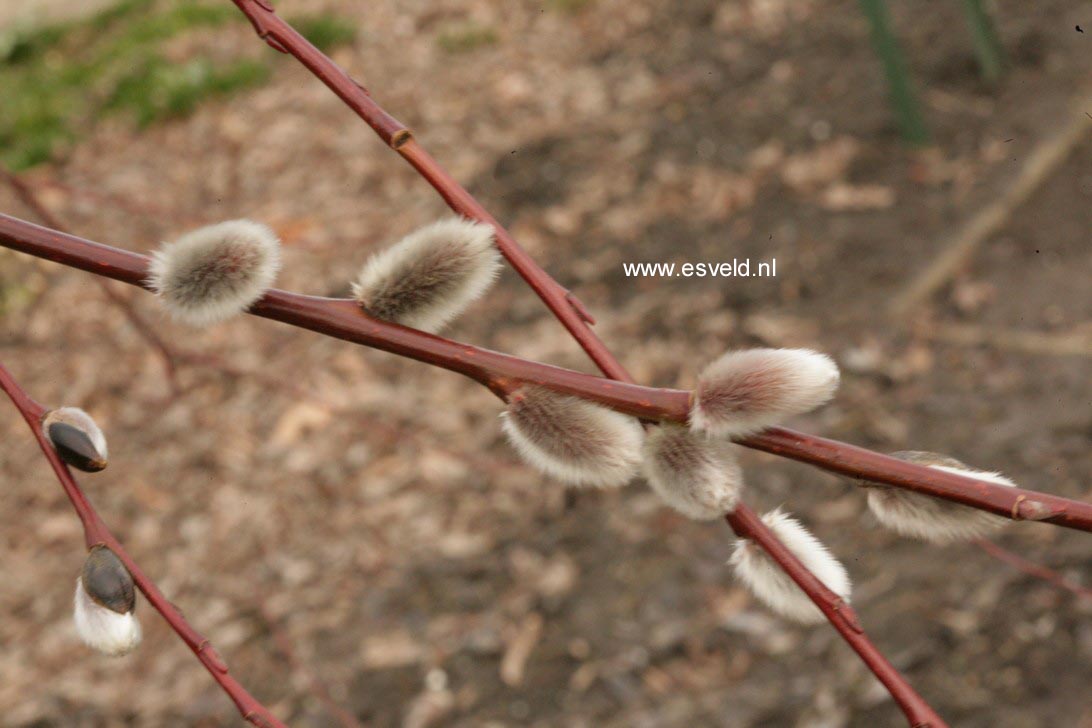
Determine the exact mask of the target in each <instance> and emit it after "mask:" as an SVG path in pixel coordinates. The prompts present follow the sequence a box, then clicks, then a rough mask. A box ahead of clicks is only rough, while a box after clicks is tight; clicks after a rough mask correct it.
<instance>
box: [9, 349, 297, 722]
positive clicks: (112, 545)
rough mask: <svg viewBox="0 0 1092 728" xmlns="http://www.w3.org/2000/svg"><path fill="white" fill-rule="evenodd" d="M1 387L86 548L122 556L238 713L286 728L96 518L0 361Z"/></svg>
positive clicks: (32, 404) (34, 406) (33, 405)
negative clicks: (58, 489) (30, 435)
mask: <svg viewBox="0 0 1092 728" xmlns="http://www.w3.org/2000/svg"><path fill="white" fill-rule="evenodd" d="M0 389H3V390H4V392H6V393H7V395H8V397H9V398H10V399H11V402H12V404H14V405H15V408H16V409H18V410H19V414H21V415H22V416H23V419H24V420H26V423H27V425H28V426H29V427H30V429H31V432H33V433H34V437H35V438H36V439H37V440H38V446H39V447H40V448H41V449H42V454H43V455H45V458H46V460H48V461H49V464H50V466H51V467H52V468H53V472H54V473H55V474H56V476H57V480H59V481H60V483H61V487H62V488H63V489H64V492H65V495H67V496H68V500H69V501H70V502H71V503H72V507H73V508H74V509H75V510H76V515H77V516H79V519H80V522H81V523H82V524H83V531H84V541H85V543H86V545H87V548H91V547H93V546H98V545H103V546H106V547H108V548H109V549H110V550H111V551H113V552H114V553H115V554H117V557H118V558H119V559H121V563H123V564H125V568H126V569H128V570H129V573H130V574H131V575H132V577H133V582H134V583H135V584H136V586H137V588H138V589H140V591H141V593H143V594H144V596H145V597H146V598H147V599H148V603H149V604H151V605H152V607H153V608H154V609H155V610H156V611H157V612H159V613H160V614H161V615H163V619H165V620H166V621H167V624H169V625H170V626H171V629H173V630H174V631H175V633H176V634H178V636H179V637H181V638H182V641H183V642H185V643H186V646H187V647H189V648H190V650H191V651H192V652H193V654H194V655H196V656H197V659H198V660H200V661H201V664H202V665H204V666H205V669H207V670H208V671H209V674H210V675H212V678H213V680H215V681H216V683H217V684H218V685H219V686H220V687H221V688H222V689H223V691H224V692H225V693H227V695H228V697H230V698H231V700H232V702H234V703H235V707H236V708H238V709H239V713H240V715H242V716H243V717H244V718H245V719H246V720H247V721H249V722H250V723H252V724H254V725H256V726H261V727H262V728H287V726H285V724H284V723H281V722H280V721H279V720H277V719H276V717H274V716H273V714H272V713H270V712H269V710H268V709H267V708H266V707H265V706H264V705H262V704H261V703H260V702H258V700H257V699H256V698H254V696H252V695H251V694H250V693H248V692H247V691H246V689H245V688H244V687H243V686H242V685H240V684H239V682H238V681H237V680H235V678H234V677H232V676H231V675H230V674H228V667H227V665H226V664H225V663H224V660H223V658H221V657H220V655H219V653H217V651H216V649H215V648H214V647H213V646H212V644H211V643H210V642H209V641H208V640H207V639H205V637H204V636H203V635H202V634H201V633H200V632H198V631H197V630H195V629H194V628H193V627H191V626H190V624H189V623H188V622H187V621H186V619H185V617H183V616H182V614H181V612H179V611H178V610H177V609H176V608H175V607H174V605H172V604H171V603H170V602H169V601H167V598H166V597H164V596H163V593H162V592H160V591H159V589H158V588H157V587H156V585H155V584H154V583H153V582H152V580H151V579H149V578H148V577H147V576H146V575H145V574H144V572H143V571H141V569H140V567H139V566H137V563H136V562H135V561H133V559H132V557H131V556H129V553H128V552H127V551H126V550H125V548H124V547H123V546H122V545H121V543H120V542H119V541H118V540H117V539H116V538H115V537H114V535H113V534H112V533H110V530H109V529H108V528H107V527H106V524H105V523H104V522H103V520H102V518H100V517H99V514H98V513H97V512H96V511H95V509H94V508H93V507H92V505H91V503H90V501H88V500H87V497H86V496H85V495H84V493H83V491H82V490H81V489H80V486H79V484H78V483H76V479H75V478H73V477H72V473H71V471H69V469H68V466H67V465H65V464H64V463H63V462H62V461H61V459H60V458H59V457H58V456H57V452H56V450H54V449H53V446H52V445H50V443H49V440H47V439H46V436H45V433H44V432H43V431H42V422H41V421H42V417H43V416H44V415H45V413H46V412H47V411H48V409H47V408H46V407H43V406H42V405H41V404H39V403H38V402H36V401H34V400H33V399H31V397H30V396H29V395H28V394H27V393H26V392H25V391H24V390H23V388H22V387H20V386H19V383H18V382H16V381H15V378H14V377H13V376H12V375H11V372H9V371H8V370H7V368H5V367H4V365H3V364H2V363H0Z"/></svg>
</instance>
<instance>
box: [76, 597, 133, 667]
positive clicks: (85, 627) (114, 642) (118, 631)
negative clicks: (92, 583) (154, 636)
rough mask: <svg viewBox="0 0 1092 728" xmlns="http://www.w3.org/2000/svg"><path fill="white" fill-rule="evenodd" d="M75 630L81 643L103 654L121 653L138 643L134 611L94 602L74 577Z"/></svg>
mask: <svg viewBox="0 0 1092 728" xmlns="http://www.w3.org/2000/svg"><path fill="white" fill-rule="evenodd" d="M73 616H74V619H75V622H76V632H77V633H78V634H79V636H80V639H81V640H83V642H84V644H86V645H87V646H88V647H91V648H92V649H94V650H97V651H98V652H101V653H103V654H104V655H110V656H114V657H116V656H120V655H125V654H128V653H130V652H132V651H133V650H134V649H136V647H137V645H139V644H140V639H141V630H140V622H139V621H137V618H136V615H135V614H133V612H126V613H124V614H121V613H118V612H115V611H113V610H112V609H107V608H106V607H104V606H102V605H100V604H97V603H96V602H95V600H94V599H92V598H91V595H89V594H88V593H87V590H86V589H84V587H83V580H82V579H76V597H75V611H74V613H73Z"/></svg>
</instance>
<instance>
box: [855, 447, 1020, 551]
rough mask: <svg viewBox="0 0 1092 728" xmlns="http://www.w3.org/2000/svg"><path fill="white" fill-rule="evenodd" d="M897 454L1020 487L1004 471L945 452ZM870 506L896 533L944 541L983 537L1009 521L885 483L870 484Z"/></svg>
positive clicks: (1000, 483)
mask: <svg viewBox="0 0 1092 728" xmlns="http://www.w3.org/2000/svg"><path fill="white" fill-rule="evenodd" d="M893 455H894V456H895V457H898V458H900V459H902V460H908V461H910V462H916V463H918V464H920V465H925V466H927V467H930V468H934V469H936V470H943V471H945V472H948V473H954V474H955V475H963V476H966V477H968V478H975V479H977V480H985V481H987V482H989V483H995V484H997V485H1003V486H1006V487H1010V488H1015V487H1016V483H1014V482H1012V481H1011V480H1009V479H1008V478H1006V477H1005V476H1003V475H1001V474H1000V473H994V472H987V471H982V470H975V469H974V468H971V467H970V466H968V465H965V464H964V463H961V462H960V461H958V460H955V459H954V458H949V457H947V456H945V455H940V454H937V453H927V452H922V451H911V452H902V453H893ZM868 508H869V510H870V511H871V512H872V515H873V516H875V517H876V520H877V521H879V522H880V524H881V525H883V526H884V527H886V528H888V529H890V530H892V531H894V532H895V533H898V534H899V535H901V536H906V537H908V538H916V539H920V540H922V541H929V542H931V543H935V544H941V545H943V544H949V543H954V542H957V541H971V540H973V539H976V538H981V537H983V536H985V535H987V534H989V533H991V532H993V531H995V530H997V529H998V528H1000V527H1001V526H1003V525H1005V523H1006V522H1007V519H1005V518H1002V517H1001V516H998V515H995V514H993V513H987V512H985V511H981V510H979V509H977V508H971V507H970V506H965V505H961V504H959V503H952V502H951V501H947V500H944V499H942V498H934V497H933V496H929V495H925V494H923V493H914V492H912V491H909V490H905V489H903V488H892V487H889V486H885V485H881V484H869V485H868Z"/></svg>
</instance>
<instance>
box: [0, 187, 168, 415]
mask: <svg viewBox="0 0 1092 728" xmlns="http://www.w3.org/2000/svg"><path fill="white" fill-rule="evenodd" d="M0 177H3V178H4V180H5V181H6V182H7V183H8V186H9V187H10V188H11V189H12V191H13V192H14V193H15V196H16V197H18V198H19V199H20V200H21V201H22V203H23V204H24V205H26V206H27V207H29V208H30V210H31V211H32V212H33V213H34V214H35V215H36V216H37V217H38V219H40V220H41V221H42V222H43V223H44V224H45V225H46V226H48V227H51V228H53V229H54V230H60V231H61V232H67V230H66V229H65V225H64V224H63V223H62V222H61V220H60V218H59V217H57V216H56V215H54V214H53V212H52V211H50V209H49V208H48V207H46V205H45V203H43V202H42V201H41V199H40V198H39V197H38V195H37V194H36V193H35V192H34V190H33V189H31V187H30V185H28V184H27V183H26V182H25V181H24V180H23V179H22V178H21V177H19V175H17V174H15V173H14V172H12V171H11V170H10V169H8V168H7V167H5V166H3V165H0ZM95 280H96V282H97V283H98V285H99V288H101V289H102V292H103V294H104V295H105V296H106V298H107V300H109V301H110V303H112V304H113V305H114V306H116V307H117V308H118V309H120V310H121V312H122V313H123V314H124V315H125V318H126V319H128V320H129V323H130V324H132V326H133V328H134V329H135V330H136V332H137V334H139V335H140V336H141V337H142V338H143V339H144V340H145V341H147V342H148V343H149V344H151V345H152V348H153V349H155V351H156V352H158V353H159V356H160V360H161V361H162V363H163V372H164V374H166V375H167V383H168V384H169V385H170V387H171V391H172V392H175V393H177V392H178V368H177V366H176V365H175V362H176V360H177V359H178V354H177V353H176V352H175V351H174V350H173V349H172V348H171V347H170V346H169V345H168V344H167V342H166V341H164V340H163V338H162V337H161V336H159V334H157V333H156V332H155V330H154V329H153V328H152V327H151V326H149V325H148V323H147V322H146V321H145V320H144V319H143V318H141V316H140V314H138V313H137V312H136V309H135V308H133V306H132V304H130V303H129V301H127V300H126V299H125V298H124V297H123V296H122V295H121V294H119V293H118V292H117V291H115V290H114V289H113V287H112V286H111V285H110V284H109V283H107V282H106V281H104V280H102V279H101V278H96V279H95Z"/></svg>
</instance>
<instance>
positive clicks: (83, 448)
mask: <svg viewBox="0 0 1092 728" xmlns="http://www.w3.org/2000/svg"><path fill="white" fill-rule="evenodd" d="M46 434H47V435H49V441H50V442H52V443H53V449H54V450H56V451H57V454H58V455H60V457H61V460H64V461H65V462H66V463H68V464H69V465H71V466H72V467H74V468H76V469H77V470H82V471H84V472H85V473H97V472H99V471H100V470H102V469H103V468H105V467H106V456H105V455H104V454H102V453H100V452H99V451H98V448H96V447H95V443H94V442H92V441H91V438H90V436H88V434H87V433H86V432H84V431H83V430H81V429H80V428H78V427H76V426H75V425H70V424H68V423H66V422H54V423H53V424H51V425H50V426H49V428H48V429H47V430H46Z"/></svg>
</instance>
